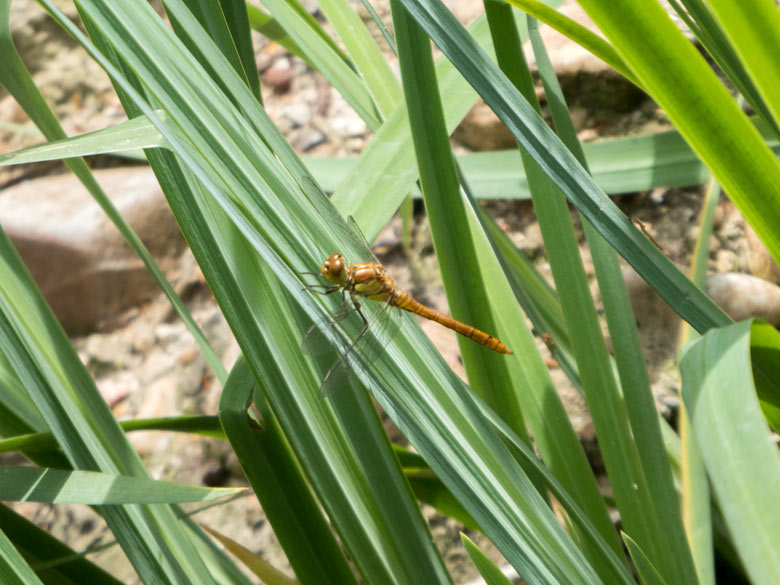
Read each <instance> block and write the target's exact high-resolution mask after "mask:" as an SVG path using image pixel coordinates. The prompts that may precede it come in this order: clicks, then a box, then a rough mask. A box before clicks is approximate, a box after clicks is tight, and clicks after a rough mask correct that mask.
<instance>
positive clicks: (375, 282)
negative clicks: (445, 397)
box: [303, 216, 512, 396]
mask: <svg viewBox="0 0 780 585" xmlns="http://www.w3.org/2000/svg"><path fill="white" fill-rule="evenodd" d="M342 221H343V220H342ZM349 227H350V229H351V231H352V232H353V233H354V234H357V235H358V236H359V237H360V238H361V239H362V241H363V242H365V238H364V237H362V233H361V231H360V229H359V228H358V226H357V224H356V223H355V220H354V219H353V218H352V217H351V216H350V217H349ZM362 247H363V248H364V249H366V250H368V253H369V254H370V255H371V257H372V258H373V262H360V263H356V264H350V263H349V262H348V261H347V260H346V259H345V258H344V256H343V255H342V254H340V253H333V254H331V255H330V256H329V257H328V258H327V259H326V260H325V261H324V262H323V263H322V265H321V266H320V272H319V274H316V273H313V272H304V273H303V274H309V275H313V276H320V277H322V278H323V279H324V280H325V282H326V283H327V284H312V285H308V286H306V289H307V290H309V291H311V292H314V293H318V294H322V295H332V294H341V296H342V299H343V301H342V306H341V309H340V310H339V311H338V313H337V314H336V316H335V317H334V318H333V319H330V320H329V321H330V322H329V323H326V324H325V325H326V326H327V325H329V324H333V323H336V322H338V321H341V320H342V319H345V318H347V317H348V316H349V315H350V314H352V313H357V314H358V315H359V316H360V318H361V319H362V322H363V326H362V328H361V329H360V332H359V333H358V334H357V335H356V336H355V338H354V340H353V341H352V343H351V344H350V345H349V346H348V347H347V349H346V350H345V351H344V353H343V354H342V355H341V356H340V357H339V359H338V360H337V361H336V363H334V364H333V366H332V367H331V368H330V369H329V370H328V372H327V373H326V374H325V377H324V379H323V383H322V386H321V388H320V394H321V395H323V396H326V395H328V394H330V393H332V392H333V391H335V390H336V389H338V388H340V387H341V386H343V385H344V383H346V379H345V378H346V376H345V374H346V373H347V370H350V369H351V368H352V364H353V363H355V362H356V361H357V360H355V359H354V354H355V353H356V352H357V351H358V348H360V353H361V354H362V355H363V358H364V359H368V360H371V359H373V358H374V357H376V355H378V354H379V352H381V351H382V348H383V347H384V346H385V344H386V343H388V342H389V340H390V339H391V338H392V336H393V335H394V334H395V332H396V331H397V329H398V317H397V314H398V313H399V311H398V309H403V310H404V311H408V312H410V313H415V314H417V315H420V316H421V317H423V318H425V319H430V320H431V321H435V322H436V323H439V324H440V325H443V326H444V327H447V328H448V329H451V330H453V331H455V332H457V333H459V334H461V335H463V336H465V337H468V338H469V339H472V340H474V341H476V342H477V343H479V344H480V345H484V346H485V347H486V348H488V349H491V350H493V351H495V352H497V353H500V354H511V353H512V351H511V350H510V349H509V348H508V347H507V346H506V345H504V344H503V343H502V342H501V341H499V340H498V339H497V338H495V337H493V336H492V335H489V334H488V333H485V332H484V331H481V330H479V329H477V328H476V327H473V326H471V325H468V324H466V323H463V322H461V321H458V320H456V319H453V318H452V317H448V316H446V315H443V314H442V313H439V312H438V311H436V310H434V309H432V308H430V307H428V306H426V305H424V304H422V303H421V302H419V301H417V300H416V299H414V298H413V297H412V296H411V295H410V294H409V293H407V292H405V291H403V290H401V289H399V288H398V287H396V286H395V282H394V281H393V279H392V278H391V277H390V275H388V274H387V272H386V271H385V268H384V266H382V264H381V263H380V262H379V260H378V259H377V258H376V256H374V254H373V252H372V251H371V249H370V247H369V246H368V243H367V242H365V243H364V244H363V246H362ZM364 299H366V300H370V301H376V302H380V303H384V306H383V307H382V308H381V309H380V310H379V311H378V312H377V313H376V314H375V315H373V316H372V318H371V320H369V319H367V318H366V316H365V314H364V311H363V307H362V304H361V303H362V301H363V300H364ZM316 327H317V326H316V325H315V326H312V329H310V330H309V333H308V334H307V335H306V338H304V350H305V351H308V353H315V350H314V347H313V345H314V344H312V343H311V341H310V340H311V339H312V338H316V336H313V335H311V333H312V332H313V331H314V330H315V329H316ZM373 329H376V331H377V332H378V334H377V335H375V336H374V337H373V339H372V340H371V343H367V344H363V345H364V347H361V346H360V344H361V342H362V341H363V340H364V338H365V337H366V336H367V333H368V332H369V330H373ZM379 332H381V333H379Z"/></svg>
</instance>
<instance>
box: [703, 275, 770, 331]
mask: <svg viewBox="0 0 780 585" xmlns="http://www.w3.org/2000/svg"><path fill="white" fill-rule="evenodd" d="M707 294H708V295H709V296H710V298H711V299H712V300H713V301H715V303H716V304H717V305H718V306H720V307H721V308H722V309H723V310H724V311H726V313H728V315H729V317H731V318H732V319H734V320H735V321H742V320H744V319H749V318H750V317H760V318H762V319H764V320H765V321H767V322H769V323H771V324H772V325H773V326H775V327H778V326H780V287H778V286H777V285H775V284H772V283H771V282H767V281H766V280H764V279H762V278H758V277H757V276H752V275H750V274H738V273H733V272H732V273H726V274H713V275H711V276H709V277H708V278H707Z"/></svg>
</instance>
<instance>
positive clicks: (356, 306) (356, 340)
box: [349, 295, 368, 346]
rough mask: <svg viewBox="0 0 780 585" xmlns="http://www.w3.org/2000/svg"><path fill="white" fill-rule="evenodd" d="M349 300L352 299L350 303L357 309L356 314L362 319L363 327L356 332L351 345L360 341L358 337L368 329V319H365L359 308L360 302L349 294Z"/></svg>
mask: <svg viewBox="0 0 780 585" xmlns="http://www.w3.org/2000/svg"><path fill="white" fill-rule="evenodd" d="M349 298H350V300H351V301H352V304H353V305H355V311H357V314H358V315H360V318H361V319H363V328H362V329H361V330H360V333H358V336H357V337H356V338H355V341H354V343H353V344H352V345H353V346H354V345H355V343H357V342H358V341H360V339H361V338H362V337H363V336H364V335H365V334H366V332H367V331H368V319H366V316H365V315H364V314H363V311H361V310H360V303H359V302H358V301H356V300H355V297H354V296H352V295H350V297H349Z"/></svg>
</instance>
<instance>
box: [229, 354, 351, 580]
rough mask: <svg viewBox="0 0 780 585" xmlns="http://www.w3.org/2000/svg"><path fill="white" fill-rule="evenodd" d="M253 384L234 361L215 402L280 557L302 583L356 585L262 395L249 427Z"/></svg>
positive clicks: (245, 368) (251, 377)
mask: <svg viewBox="0 0 780 585" xmlns="http://www.w3.org/2000/svg"><path fill="white" fill-rule="evenodd" d="M256 384H257V383H256V381H255V378H254V375H253V373H252V371H251V370H250V369H249V366H248V365H247V364H246V362H245V361H244V360H243V359H241V360H239V362H238V363H237V364H236V365H235V366H234V367H233V370H232V371H231V374H230V378H228V383H227V384H226V385H225V389H224V390H223V392H222V396H221V397H220V406H219V410H220V420H221V421H222V424H223V427H224V428H225V432H226V433H227V435H228V439H229V440H230V444H231V445H232V446H233V449H234V451H235V453H236V456H237V457H238V460H239V462H240V463H241V466H242V467H243V468H244V472H245V473H246V474H247V477H248V478H249V481H250V483H251V484H252V487H253V489H254V490H255V493H256V494H257V497H258V500H259V501H260V504H261V505H262V507H263V510H264V511H265V514H266V516H267V517H268V520H269V522H271V525H272V526H273V529H274V534H275V535H276V537H277V538H278V539H279V543H280V544H281V545H282V548H283V549H284V551H285V556H286V557H287V558H288V559H289V561H290V564H291V565H292V567H293V570H294V571H295V574H296V576H297V577H298V579H299V580H300V582H301V583H304V584H307V583H311V584H318V583H322V584H323V585H324V584H325V583H344V584H345V585H346V584H350V583H356V581H355V578H354V577H353V575H352V570H351V569H350V567H349V565H348V564H347V562H346V559H345V558H344V555H343V554H342V553H341V551H340V550H339V545H338V542H337V541H336V540H335V539H334V538H333V533H332V532H331V531H330V529H329V528H328V523H327V521H326V519H325V517H324V516H323V514H322V512H321V511H320V508H319V505H318V504H317V501H316V500H315V499H314V496H313V494H312V493H311V491H310V490H309V487H308V485H307V483H306V480H305V478H304V476H303V474H302V473H301V470H300V468H299V467H298V463H297V462H296V461H295V458H294V457H293V455H292V452H291V451H290V448H289V445H287V441H286V439H285V438H284V435H283V433H282V431H281V429H280V428H279V423H278V421H277V420H276V417H275V416H274V414H273V413H272V412H271V410H270V409H269V407H268V403H267V401H266V400H265V397H264V396H263V395H262V394H255V398H256V399H255V404H256V405H257V407H258V408H259V412H260V414H261V417H262V418H261V421H260V428H256V429H253V428H252V427H253V422H254V421H252V420H251V419H250V418H249V415H248V413H247V408H248V406H249V404H250V402H251V401H252V399H253V391H254V388H255V386H256Z"/></svg>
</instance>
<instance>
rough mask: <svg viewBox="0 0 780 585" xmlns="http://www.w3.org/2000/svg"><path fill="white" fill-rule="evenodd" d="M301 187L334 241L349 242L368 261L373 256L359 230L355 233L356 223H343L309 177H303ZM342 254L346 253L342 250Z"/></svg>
mask: <svg viewBox="0 0 780 585" xmlns="http://www.w3.org/2000/svg"><path fill="white" fill-rule="evenodd" d="M301 187H302V189H303V192H304V194H305V195H306V197H307V199H308V200H309V201H310V202H311V204H312V205H313V206H314V208H315V209H316V210H317V213H318V214H319V215H320V216H321V217H323V218H325V220H326V221H327V222H328V225H329V226H330V228H331V229H332V231H333V232H334V234H335V236H336V239H337V240H339V241H346V242H349V245H350V246H351V247H352V248H353V249H355V250H360V251H361V254H362V255H364V256H365V258H364V259H365V260H369V259H370V258H371V257H372V256H373V254H372V253H371V245H370V244H369V243H368V242H367V241H366V238H365V236H363V233H362V232H361V231H360V228H358V229H357V231H355V227H356V226H357V223H355V221H354V219H353V220H352V221H351V222H346V221H344V218H343V217H341V215H340V214H339V212H338V211H337V210H336V208H335V207H333V204H332V203H331V202H330V198H329V197H328V196H327V195H326V194H325V193H324V192H323V191H322V189H320V187H319V186H318V185H317V183H315V182H314V179H312V178H311V177H309V176H305V177H303V184H302V185H301ZM342 252H346V251H345V250H342Z"/></svg>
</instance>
